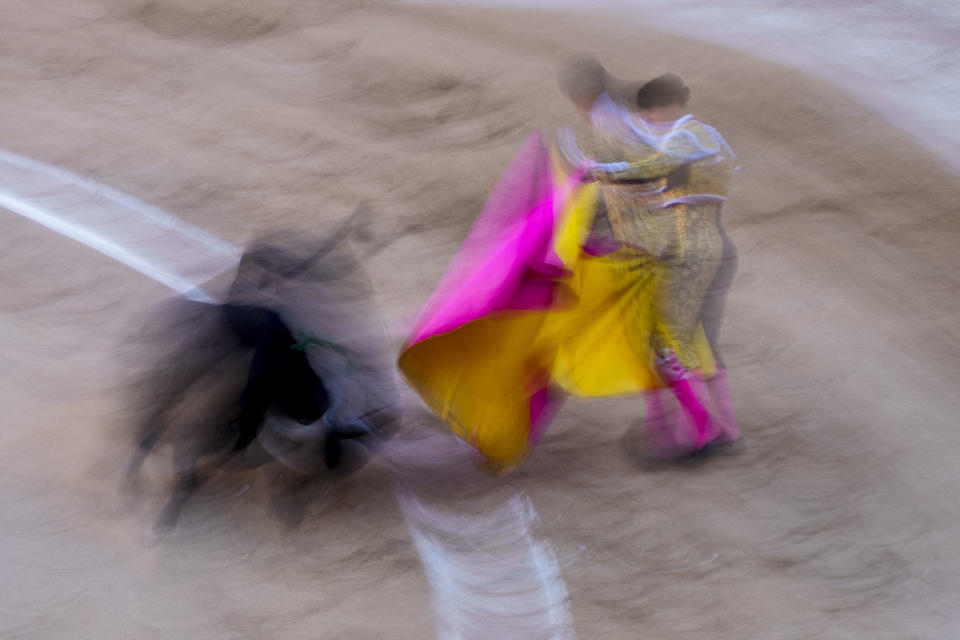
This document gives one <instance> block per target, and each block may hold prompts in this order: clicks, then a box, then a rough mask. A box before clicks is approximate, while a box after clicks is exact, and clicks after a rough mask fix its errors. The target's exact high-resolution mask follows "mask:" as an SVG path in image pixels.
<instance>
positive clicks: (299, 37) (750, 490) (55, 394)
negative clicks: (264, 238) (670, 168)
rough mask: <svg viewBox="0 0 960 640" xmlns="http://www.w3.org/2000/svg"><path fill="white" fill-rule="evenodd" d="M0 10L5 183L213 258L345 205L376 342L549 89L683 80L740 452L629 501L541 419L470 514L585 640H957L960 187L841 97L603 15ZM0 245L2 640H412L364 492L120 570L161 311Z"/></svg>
mask: <svg viewBox="0 0 960 640" xmlns="http://www.w3.org/2000/svg"><path fill="white" fill-rule="evenodd" d="M4 5H5V6H4V14H5V15H6V16H7V17H8V18H9V19H5V20H4V21H3V22H2V23H0V95H2V96H3V98H2V104H3V117H2V118H0V148H3V149H6V150H9V151H13V152H15V153H19V154H22V155H25V156H28V157H31V158H36V159H38V160H42V161H44V162H48V163H51V164H54V165H57V166H60V167H64V168H66V169H69V170H71V171H74V172H76V173H78V174H81V175H84V176H88V177H90V178H93V179H96V180H100V181H102V182H104V183H107V184H109V185H111V186H113V187H115V188H117V189H120V190H122V191H124V192H126V193H130V194H133V195H135V196H137V197H138V198H141V199H143V200H144V201H146V202H149V203H151V204H153V205H156V206H158V207H161V208H163V209H164V210H166V211H169V212H171V213H173V214H175V215H177V216H179V217H181V218H183V219H184V220H186V221H188V222H190V223H192V224H194V225H196V226H198V227H201V228H203V229H206V230H209V231H210V232H212V233H214V234H216V235H219V236H221V237H223V238H226V239H228V240H230V241H231V242H234V243H236V244H240V245H242V244H243V243H244V242H245V241H246V240H247V239H248V238H250V237H251V236H252V235H253V234H255V233H257V232H259V231H262V230H266V229H273V228H277V227H284V228H295V229H314V228H317V227H321V228H322V227H323V226H324V225H330V224H332V223H333V222H335V221H337V220H340V219H342V218H344V217H345V216H346V215H348V214H349V213H350V212H351V211H352V210H353V209H354V207H356V206H357V204H359V203H361V202H365V203H367V205H368V206H369V207H370V208H371V209H372V211H374V212H375V214H376V216H377V221H378V222H377V225H376V232H377V236H378V238H380V239H393V240H392V241H391V242H390V244H389V245H388V246H387V248H386V249H384V250H383V251H381V252H379V253H377V254H376V255H375V256H374V257H373V258H372V259H371V260H370V262H369V265H368V267H369V271H370V276H371V278H372V280H373V282H374V284H375V286H376V288H377V291H378V294H379V296H380V302H381V304H382V306H383V308H384V310H385V313H386V314H387V317H388V322H389V323H390V326H391V327H393V328H394V330H395V331H396V336H395V337H396V339H397V341H398V342H399V341H400V340H401V339H402V338H403V335H402V331H403V328H404V327H406V326H408V325H409V322H410V320H411V319H412V316H413V315H414V314H415V313H416V311H417V310H418V309H419V307H420V305H421V304H422V303H423V301H424V300H425V298H426V296H427V295H428V294H429V292H430V291H431V288H432V287H433V285H434V284H435V283H436V282H437V281H438V279H439V277H440V275H441V274H442V272H443V269H444V268H445V266H446V263H447V260H448V259H449V257H450V256H451V255H452V254H453V252H454V251H455V250H456V248H457V246H458V244H459V242H460V240H461V239H462V237H463V235H464V233H465V232H466V230H467V229H468V228H469V225H470V223H471V221H472V219H473V216H475V215H476V213H477V212H478V211H479V209H480V207H481V206H482V203H483V201H484V199H485V197H486V195H487V192H488V190H489V188H490V186H491V185H492V184H493V182H494V181H495V180H496V178H497V176H498V175H499V172H500V171H501V170H502V168H503V167H504V165H505V164H506V162H507V161H508V160H509V159H510V157H511V156H512V154H513V153H514V152H515V150H516V149H517V148H518V146H519V145H520V143H521V142H522V140H523V138H524V137H525V135H526V134H527V133H528V132H529V131H530V130H531V129H532V128H535V127H542V128H543V129H544V131H545V132H546V133H547V134H549V133H550V132H551V131H552V130H553V128H554V127H556V126H559V125H561V124H565V123H568V122H571V121H572V120H573V119H574V118H575V114H574V113H573V112H572V110H571V109H570V107H569V106H568V105H567V104H566V102H565V101H564V99H563V97H562V96H561V94H560V92H559V91H558V89H557V88H556V85H555V81H554V74H555V70H556V66H557V64H558V61H559V60H561V59H562V58H563V57H564V56H566V55H567V54H569V53H572V52H574V51H578V50H586V51H590V52H593V53H595V54H596V55H598V56H599V57H600V58H601V59H603V60H604V61H605V62H606V63H608V64H609V67H610V69H611V71H612V72H614V73H616V74H618V75H621V76H624V77H632V78H637V79H639V78H642V77H646V76H651V75H653V74H657V73H661V72H663V71H667V70H672V71H676V72H677V73H679V74H681V75H682V76H683V77H684V78H685V79H686V80H687V81H688V83H689V84H691V85H692V86H693V88H694V99H693V102H692V104H691V107H692V109H693V110H694V112H695V113H697V114H698V115H699V116H700V117H701V118H702V119H703V120H705V121H707V122H709V123H711V124H713V125H715V126H716V127H717V128H718V129H719V130H720V131H722V132H723V133H724V135H725V136H726V138H727V140H728V142H729V143H730V144H731V146H732V147H733V148H734V149H735V150H736V152H737V154H738V155H739V157H740V159H741V163H742V165H743V169H742V171H741V172H740V173H739V174H738V178H737V184H736V188H735V191H734V193H733V194H732V197H731V200H730V203H729V206H728V208H727V209H726V213H725V216H726V220H727V224H728V229H729V231H730V233H731V235H732V236H733V238H734V240H735V241H736V243H737V244H738V247H739V250H740V272H739V276H738V279H737V282H736V285H735V288H734V290H733V292H732V294H731V298H730V301H729V304H728V317H727V320H726V325H725V335H724V344H723V345H722V347H723V348H724V350H725V357H726V359H727V361H728V364H729V365H730V369H731V374H732V384H733V391H734V396H735V399H736V401H737V403H738V407H739V411H740V414H741V421H742V427H743V430H744V432H745V435H746V437H747V442H748V449H747V451H746V452H745V453H744V454H743V455H742V456H740V457H738V458H731V459H718V460H714V461H711V462H710V463H709V464H706V465H702V466H700V467H697V468H694V469H678V470H669V471H664V472H659V473H650V472H646V471H643V470H640V469H638V468H636V467H635V466H633V465H632V464H630V462H629V460H628V459H627V458H626V457H625V456H624V454H623V446H622V439H623V436H624V434H625V433H626V432H627V430H628V426H629V425H630V423H631V421H632V420H633V419H634V417H635V414H638V413H639V411H640V410H641V409H640V404H639V403H638V401H636V400H622V399H621V400H616V401H571V402H568V403H567V405H566V407H565V408H564V410H563V412H562V414H561V416H560V417H559V419H558V420H557V422H556V423H555V425H554V427H553V429H552V431H551V432H550V433H549V434H548V435H547V436H546V438H545V439H544V441H543V442H542V444H541V446H540V447H539V448H538V450H537V451H536V452H535V454H534V455H533V456H532V458H531V459H530V460H529V461H528V463H527V464H526V465H525V466H524V467H523V468H522V469H521V470H520V471H519V472H517V473H515V474H514V475H512V476H510V477H509V478H507V479H505V480H503V481H500V482H495V481H493V480H490V479H487V480H485V481H484V482H485V483H487V484H489V485H491V486H494V489H495V490H499V489H501V488H502V487H500V486H495V485H504V486H509V487H510V488H511V490H515V491H520V492H522V493H523V494H525V495H527V496H529V498H530V500H531V501H532V503H533V504H535V505H536V509H537V511H538V513H539V515H540V521H539V523H538V524H537V525H536V526H535V528H534V530H535V532H536V535H537V537H538V539H541V540H544V541H549V543H550V544H551V545H552V548H553V551H554V553H555V555H556V559H557V563H558V565H559V568H560V573H561V576H562V578H563V581H564V582H565V583H566V588H567V590H568V591H569V598H570V599H569V602H570V613H571V615H572V625H573V627H574V628H575V630H576V633H577V635H578V636H579V637H581V638H590V639H593V638H617V639H619V638H649V639H678V640H679V639H684V640H688V639H689V640H693V639H699V638H703V639H708V638H709V639H711V640H716V639H719V638H730V639H734V638H737V639H746V638H751V639H754V638H755V639H758V640H768V639H776V640H799V639H801V638H818V639H819V638H824V639H831V640H832V639H846V638H858V639H859V638H863V639H868V640H878V639H884V640H886V639H889V640H904V639H930V640H934V639H937V640H939V639H948V638H960V609H958V607H957V604H956V603H957V599H958V597H960V550H958V548H957V545H956V541H957V539H958V536H960V524H958V522H960V507H958V506H957V500H956V495H957V491H958V490H960V469H958V465H957V464H956V455H957V452H958V451H960V431H958V430H957V429H956V425H957V416H958V415H960V391H958V390H960V385H958V384H957V383H958V373H957V371H958V367H960V321H958V318H960V296H958V295H957V294H958V292H960V257H958V254H957V251H956V246H957V242H958V240H960V218H958V216H957V203H958V202H960V185H958V182H957V180H956V176H955V175H954V174H952V173H949V172H947V171H945V170H944V169H943V168H942V167H941V165H940V163H939V161H938V160H937V158H936V157H935V156H933V155H931V154H930V153H929V152H927V151H925V150H924V149H922V148H920V147H918V146H917V145H916V144H915V143H914V142H913V141H912V140H911V139H910V138H909V137H908V136H907V135H905V134H902V133H900V132H898V131H897V130H895V129H893V128H892V127H891V126H889V125H888V124H886V122H885V121H884V120H883V119H882V118H881V117H880V116H878V115H877V114H876V113H874V112H873V111H871V110H870V109H869V108H868V107H866V106H864V105H863V104H861V103H859V102H858V101H856V100H855V99H854V98H853V97H851V96H848V95H846V94H843V93H841V92H840V91H839V90H838V89H835V88H833V87H831V86H828V85H826V84H824V83H823V82H821V81H819V80H817V79H816V78H813V77H810V76H806V75H803V74H801V73H799V72H796V71H791V70H786V69H784V68H782V67H778V66H775V65H773V64H770V63H767V62H764V61H761V60H758V59H754V58H749V57H746V56H744V55H741V54H737V53H733V52H731V51H729V50H726V49H722V48H718V47H715V46H710V45H705V44H699V43H695V42H692V41H685V40H681V39H678V38H677V37H675V36H671V35H665V34H662V33H657V32H655V31H638V30H636V29H627V28H625V27H624V26H623V25H620V24H618V23H617V21H615V20H613V19H611V18H610V17H609V16H608V17H602V16H599V17H590V18H586V19H584V18H580V17H576V16H574V15H572V14H559V13H558V14H545V13H533V12H509V11H488V12H484V11H479V10H471V11H466V10H457V11H454V10H442V9H429V8H418V7H397V6H390V5H386V4H384V5H381V4H379V3H375V2H361V1H356V0H329V1H321V0H260V1H259V2H246V3H228V2H218V1H217V0H159V1H156V0H151V1H140V0H73V1H72V2H70V3H63V2H55V1H53V0H49V1H47V0H44V1H40V2H38V1H33V0H31V1H29V2H28V1H27V0H7V1H6V2H5V3H4ZM0 246H2V252H0V266H2V268H0V282H2V289H0V292H2V295H0V310H2V312H3V313H2V314H0V363H2V366H0V376H2V384H0V399H2V406H3V407H4V409H5V411H4V421H3V422H4V428H3V430H2V432H0V504H2V508H0V575H2V580H0V602H2V605H0V636H2V637H4V638H31V639H32V638H44V639H56V638H70V639H71V640H74V639H78V638H91V639H110V638H118V639H119V638H145V639H146V638H171V637H176V638H197V639H206V638H218V639H220V638H283V639H288V638H289V639H297V638H325V639H326V638H350V639H363V638H389V639H393V638H403V639H407V638H409V639H420V638H430V637H435V636H436V633H437V632H436V630H435V622H434V614H433V610H432V608H431V607H432V604H431V602H432V593H431V589H430V585H429V583H428V580H427V577H426V575H425V572H424V568H423V565H422V564H421V562H420V559H419V555H418V553H417V549H416V548H415V546H414V543H413V542H412V540H411V536H410V533H409V531H408V528H407V525H406V524H405V521H404V518H403V516H402V514H401V512H400V510H399V508H398V506H397V503H396V501H395V498H394V495H393V489H392V487H393V481H392V480H391V478H390V475H389V473H387V472H386V470H385V468H384V467H383V466H382V465H378V464H373V465H370V466H369V467H368V468H366V469H365V470H364V472H362V473H361V474H359V475H358V476H357V477H355V478H353V479H351V480H350V481H348V482H343V483H338V484H336V485H335V486H331V487H330V488H329V490H328V491H326V492H325V493H324V494H323V495H322V496H320V497H319V499H318V500H317V502H316V504H315V505H314V508H313V509H312V511H311V514H310V516H309V518H308V519H307V522H306V523H305V524H304V526H302V527H301V528H300V529H299V530H297V531H292V532H291V531H285V530H284V529H283V528H282V527H281V526H280V525H279V524H277V523H276V522H275V521H273V520H271V519H270V518H269V517H268V516H267V515H266V513H267V509H266V508H265V505H264V503H265V500H264V492H265V486H264V484H265V482H264V481H263V480H262V479H260V480H254V481H253V482H252V484H250V486H249V487H248V486H247V484H243V483H250V482H251V481H250V480H249V479H248V478H246V477H244V478H230V479H223V480H222V481H220V482H218V483H214V484H212V485H210V487H209V488H207V489H205V490H204V492H203V494H202V495H201V497H200V498H199V499H198V500H197V501H196V502H195V503H194V504H193V505H192V506H191V507H190V509H189V510H188V512H187V513H186V514H185V516H184V521H183V523H182V526H181V527H180V528H179V529H178V530H177V532H175V534H173V535H172V536H171V537H170V538H168V539H165V540H163V541H162V542H161V543H160V544H157V545H155V546H152V547H147V546H144V544H143V531H144V528H145V527H146V526H147V524H148V523H149V521H150V518H151V517H152V515H153V514H154V513H155V512H156V508H157V506H158V501H159V500H160V499H161V495H160V493H159V492H157V494H156V499H155V500H153V501H151V502H149V503H144V504H140V505H135V506H129V505H128V506H126V507H124V506H122V505H120V504H119V503H118V500H117V491H116V487H117V483H118V481H119V477H120V472H121V470H122V467H123V464H124V462H125V460H124V458H123V456H125V455H126V450H125V449H124V443H122V442H120V441H119V440H118V439H117V434H118V432H119V431H120V427H119V426H118V424H117V422H118V416H120V415H121V411H120V403H119V398H118V397H117V394H116V391H115V387H116V385H117V384H118V383H119V382H120V380H118V374H117V367H116V357H115V356H116V353H117V348H118V347H119V346H120V345H121V343H122V342H123V340H124V338H125V337H126V336H127V335H129V332H130V331H131V329H132V328H133V326H134V324H135V323H136V322H138V321H139V318H140V314H142V313H143V311H144V310H146V309H147V308H148V307H149V305H151V304H152V303H154V302H156V301H157V300H159V299H161V298H162V297H163V296H165V295H168V293H169V292H168V291H167V290H166V289H165V288H164V287H163V286H161V285H159V284H157V283H155V282H153V281H151V280H149V279H147V278H145V277H143V276H141V275H140V274H138V273H136V272H134V271H132V270H130V269H128V268H127V267H125V266H123V265H121V264H119V263H117V262H115V261H113V260H111V259H109V258H107V257H105V256H102V255H100V254H98V253H96V252H94V251H91V250H90V249H89V248H87V247H85V246H83V245H80V244H78V243H76V242H74V241H72V240H69V239H66V238H63V237H61V236H59V235H57V234H55V233H52V232H50V231H48V230H47V229H45V228H43V227H40V226H38V225H36V224H34V223H32V222H30V221H28V220H25V219H23V218H21V217H19V216H16V215H14V214H12V213H8V212H0ZM164 462H165V461H163V460H160V461H158V463H157V464H156V465H152V466H151V468H150V469H148V471H149V472H150V480H151V481H152V482H154V484H157V485H158V486H159V484H160V482H161V481H162V478H163V473H164V468H163V466H162V465H163V463H164ZM456 499H457V498H456V494H451V496H450V500H451V501H455V500H456ZM471 637H480V636H471ZM499 637H511V636H510V635H506V636H504V635H500V636H499ZM516 637H518V638H522V637H527V636H520V635H517V636H516Z"/></svg>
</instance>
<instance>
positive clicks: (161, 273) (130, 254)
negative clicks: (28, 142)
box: [0, 150, 240, 302]
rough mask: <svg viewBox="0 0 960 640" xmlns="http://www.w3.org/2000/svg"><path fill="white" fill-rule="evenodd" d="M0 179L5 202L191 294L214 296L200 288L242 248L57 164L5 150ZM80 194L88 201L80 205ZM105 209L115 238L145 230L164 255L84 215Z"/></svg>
mask: <svg viewBox="0 0 960 640" xmlns="http://www.w3.org/2000/svg"><path fill="white" fill-rule="evenodd" d="M0 184H3V186H2V187H0V207H3V208H4V209H7V210H9V211H11V212H13V213H16V214H18V215H21V216H23V217H24V218H27V219H29V220H32V221H34V222H36V223H37V224H40V225H43V226H44V227H47V228H48V229H50V230H52V231H55V232H56V233H59V234H60V235H62V236H65V237H68V238H70V239H72V240H75V241H76V242H79V243H81V244H83V245H86V246H87V247H90V248H91V249H94V250H96V251H99V252H100V253H102V254H104V255H106V256H109V257H110V258H113V259H114V260H116V261H117V262H120V263H122V264H124V265H126V266H128V267H130V268H131V269H134V270H135V271H137V272H139V273H141V274H143V275H145V276H147V277H148V278H151V279H152V280H155V281H156V282H159V283H161V284H163V285H164V286H167V287H169V288H170V289H172V290H173V291H175V292H177V293H178V294H181V295H183V296H185V297H188V298H191V299H194V300H199V301H203V302H213V301H214V300H213V298H212V297H211V296H209V295H208V294H207V293H205V292H203V291H201V290H200V289H199V286H200V284H201V283H202V282H203V281H206V280H210V279H212V278H214V277H216V276H217V275H219V274H221V273H223V272H224V271H227V270H228V269H231V268H233V267H234V266H235V265H236V264H237V262H239V259H240V249H238V248H237V247H235V246H233V245H231V244H230V243H228V242H226V241H224V240H222V239H220V238H217V237H216V236H214V235H212V234H210V233H207V232H206V231H204V230H202V229H199V228H197V227H193V226H191V225H188V224H186V223H185V222H183V221H182V220H180V219H179V218H176V217H174V216H172V215H170V214H169V213H167V212H165V211H163V210H161V209H158V208H157V207H153V206H150V205H148V204H146V203H145V202H143V201H141V200H138V199H136V198H134V197H132V196H129V195H127V194H125V193H122V192H120V191H117V190H116V189H113V188H111V187H108V186H107V185H104V184H101V183H99V182H96V181H93V180H90V179H87V178H83V177H80V176H78V175H75V174H73V173H70V172H69V171H66V170H64V169H61V168H59V167H54V166H51V165H48V164H44V163H42V162H38V161H36V160H31V159H30V158H25V157H23V156H19V155H17V154H14V153H11V152H9V151H4V150H0ZM78 199H79V201H80V202H82V203H84V204H85V205H86V206H78V205H77V200H78ZM102 213H110V214H112V215H113V219H112V220H110V222H111V223H113V224H114V227H115V228H114V229H112V231H113V235H114V236H116V235H119V234H120V233H121V232H124V231H127V232H129V231H130V229H131V225H135V226H137V227H138V228H137V230H138V231H140V232H141V233H143V232H144V231H145V232H147V233H149V234H151V235H152V236H153V237H154V242H153V248H154V250H155V251H163V249H164V248H165V249H166V251H167V255H165V256H160V255H155V256H154V259H150V258H148V257H146V256H145V255H143V252H142V251H141V252H136V251H134V250H133V249H131V248H130V247H129V246H124V244H123V243H122V242H120V241H118V240H117V239H116V238H115V237H111V233H110V231H111V229H106V228H103V227H104V224H103V221H96V220H94V221H91V220H85V219H84V217H85V216H90V215H91V214H102ZM145 222H146V224H144V223H145ZM163 234H173V236H174V237H173V239H172V241H168V242H167V246H166V247H163V243H162V242H161V241H158V240H157V238H156V236H158V235H160V236H162V235H163ZM191 245H192V246H191ZM191 249H193V250H192V251H191ZM147 253H149V252H147ZM171 256H172V257H173V259H171ZM161 257H163V258H166V259H165V260H164V259H161ZM162 263H166V264H165V265H164V264H162ZM178 271H179V272H189V271H192V272H193V273H194V274H195V275H201V274H202V277H195V278H187V277H184V276H183V275H182V274H181V273H178ZM198 280H199V281H198Z"/></svg>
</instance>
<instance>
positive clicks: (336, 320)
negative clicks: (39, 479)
mask: <svg viewBox="0 0 960 640" xmlns="http://www.w3.org/2000/svg"><path fill="white" fill-rule="evenodd" d="M226 298H227V299H226V301H225V302H224V303H222V304H206V303H202V302H195V301H192V300H187V299H184V298H178V299H175V300H172V301H169V302H167V303H166V304H165V305H164V306H162V307H160V308H158V309H157V310H155V311H154V313H152V314H151V318H150V321H149V322H148V327H149V332H148V335H147V336H145V338H146V341H147V346H153V347H154V348H155V349H156V350H157V351H158V353H157V357H156V359H155V360H154V361H153V362H149V363H148V367H147V369H146V371H145V372H144V374H142V375H140V376H138V377H137V378H136V379H135V380H134V386H133V394H132V395H133V397H134V398H136V400H137V416H136V419H135V423H136V424H137V435H136V451H135V453H134V455H133V458H132V460H131V461H130V465H129V467H128V475H127V478H128V480H132V479H134V477H135V476H136V474H137V472H138V471H139V469H140V467H141V466H142V464H143V462H144V460H145V459H146V458H147V456H148V455H149V454H150V452H151V451H152V450H153V449H154V448H155V447H156V446H157V444H158V443H159V442H160V441H161V440H162V439H163V438H164V436H172V441H173V451H174V467H175V473H176V478H175V483H174V488H173V492H172V496H171V497H170V499H169V501H168V502H167V505H166V506H165V507H164V509H163V511H162V512H161V514H160V517H159V519H158V521H157V525H156V526H157V528H158V529H160V530H163V529H168V528H170V527H172V526H173V525H174V524H176V522H177V519H178V518H179V514H180V511H181V509H182V507H183V506H184V504H185V503H186V502H187V500H188V499H189V498H190V496H191V495H193V494H194V493H195V491H196V490H197V488H198V486H199V484H200V482H201V481H202V479H203V478H204V477H207V476H209V475H210V474H211V473H213V472H216V471H221V470H225V469H229V468H231V467H239V468H251V467H257V466H260V465H263V464H266V463H271V462H278V463H280V464H282V465H283V466H284V467H285V468H287V469H292V470H294V472H296V473H298V474H300V475H302V476H303V477H311V476H313V477H315V476H318V475H320V474H323V473H326V472H328V471H330V470H338V471H339V472H344V471H350V470H353V469H356V468H358V467H359V466H361V465H362V464H363V463H364V461H365V460H366V458H367V457H368V456H369V454H370V452H371V451H372V450H373V449H375V447H376V446H377V445H378V444H379V443H381V442H383V441H384V440H385V439H386V438H388V437H389V435H390V433H391V432H392V429H393V425H394V424H395V422H396V418H397V414H396V407H397V402H396V395H395V392H396V389H395V387H394V381H393V379H394V378H393V377H394V373H393V367H392V359H391V357H390V351H389V349H388V348H387V345H386V341H385V340H384V336H383V334H382V333H380V332H379V327H377V326H375V325H376V322H375V321H374V319H375V318H376V315H377V314H376V308H375V305H374V304H373V296H372V290H371V288H370V286H369V282H368V281H367V280H366V278H365V277H364V276H363V274H362V271H361V270H360V267H359V265H358V264H357V263H356V261H355V260H354V258H353V256H352V254H351V253H350V252H349V250H348V249H346V248H345V247H344V246H342V243H341V242H337V241H336V239H334V240H332V241H331V240H328V241H327V242H310V241H308V240H304V239H303V238H302V237H298V238H293V237H289V236H286V237H279V238H276V237H275V238H272V239H270V240H267V241H262V242H260V243H259V244H258V245H257V246H255V247H253V248H252V249H250V250H249V251H247V252H246V253H245V254H244V256H243V259H242V260H241V262H240V266H239V269H238V272H237V277H236V279H235V280H234V282H233V284H232V286H231V287H230V289H229V293H228V294H227V296H226ZM138 346H139V347H143V346H144V339H143V338H141V340H140V341H139V344H138ZM150 351H151V350H150V349H149V348H148V349H146V353H147V354H148V355H149V354H150Z"/></svg>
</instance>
